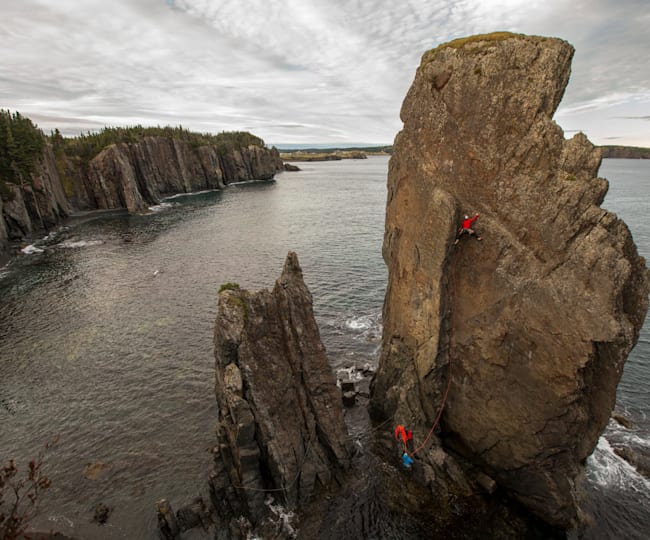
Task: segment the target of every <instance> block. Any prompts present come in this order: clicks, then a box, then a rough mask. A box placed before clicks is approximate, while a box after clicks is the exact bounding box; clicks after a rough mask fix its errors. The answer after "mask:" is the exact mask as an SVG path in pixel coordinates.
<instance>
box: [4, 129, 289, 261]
mask: <svg viewBox="0 0 650 540" xmlns="http://www.w3.org/2000/svg"><path fill="white" fill-rule="evenodd" d="M56 165H57V163H56V160H55V157H54V154H53V152H52V148H51V147H50V146H46V148H45V151H44V152H43V157H42V159H41V160H40V161H39V163H38V165H37V167H36V170H35V172H34V173H33V174H32V178H31V183H25V185H24V186H22V187H21V186H15V185H13V184H9V183H7V189H8V190H9V191H11V197H10V198H11V200H4V201H2V206H1V208H2V213H1V214H0V215H2V217H3V219H2V220H0V221H1V223H0V255H2V254H3V253H4V252H5V251H6V249H8V240H9V239H11V240H20V239H21V238H23V237H24V236H26V235H28V234H29V233H31V232H32V231H34V230H38V229H47V228H49V227H52V226H54V225H56V224H57V223H60V221H61V219H62V218H64V217H66V216H68V215H69V214H70V213H71V212H72V211H74V210H96V209H108V208H126V209H128V210H129V212H143V211H146V210H147V208H148V207H149V206H151V205H154V204H157V203H159V202H160V200H161V198H162V197H164V196H165V195H170V194H174V193H187V192H192V191H199V190H202V189H221V188H223V187H224V186H225V185H226V184H228V183H231V182H240V181H246V180H268V179H271V178H273V176H274V175H275V173H276V172H278V171H280V170H282V167H283V163H282V160H281V159H280V156H279V154H278V152H277V151H276V150H275V149H273V150H269V149H267V148H262V147H259V146H254V145H251V146H249V147H246V148H241V149H239V150H232V151H230V152H229V153H223V152H219V150H218V149H217V148H216V147H215V146H200V147H198V148H194V147H192V146H191V145H190V144H189V143H187V142H184V141H180V140H172V139H167V138H164V137H145V138H144V139H143V140H142V141H141V142H138V143H130V144H115V145H111V146H109V147H107V148H105V149H104V150H102V152H100V153H99V154H98V155H97V156H96V157H95V158H94V159H93V160H92V161H91V162H90V164H89V165H88V167H87V169H86V168H85V167H84V168H83V169H82V168H80V167H79V166H78V165H75V163H73V162H72V161H71V160H66V159H62V160H60V164H59V165H60V166H62V167H63V168H64V169H65V177H66V178H65V179H62V178H61V177H60V175H59V170H58V169H57V166H56ZM64 183H65V185H66V188H65V190H64V188H63V184H64ZM6 198H7V199H8V197H6ZM3 239H4V240H3Z"/></svg>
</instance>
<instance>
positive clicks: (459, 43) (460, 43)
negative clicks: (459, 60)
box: [421, 32, 529, 65]
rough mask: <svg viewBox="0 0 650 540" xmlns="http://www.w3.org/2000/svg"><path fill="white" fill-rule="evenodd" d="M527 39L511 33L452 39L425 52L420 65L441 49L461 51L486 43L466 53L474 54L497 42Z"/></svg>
mask: <svg viewBox="0 0 650 540" xmlns="http://www.w3.org/2000/svg"><path fill="white" fill-rule="evenodd" d="M527 37H529V36H527V35H525V34H515V33H513V32H492V33H490V34H477V35H475V36H467V37H462V38H458V39H453V40H451V41H448V42H447V43H441V44H440V45H438V46H437V47H436V48H435V49H431V50H429V51H427V52H425V53H424V55H423V56H422V62H421V65H425V64H428V63H429V62H431V61H432V60H433V59H434V58H435V57H436V55H437V54H438V53H439V52H440V51H441V50H443V49H447V48H451V49H463V48H465V46H466V45H471V44H473V43H480V42H483V43H486V42H487V44H486V45H483V46H479V47H473V48H470V49H468V50H467V51H468V52H471V53H476V52H479V51H482V50H483V49H485V48H487V47H489V46H490V44H492V43H494V42H497V41H504V40H506V39H510V38H527Z"/></svg>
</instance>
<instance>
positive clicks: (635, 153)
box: [600, 146, 650, 159]
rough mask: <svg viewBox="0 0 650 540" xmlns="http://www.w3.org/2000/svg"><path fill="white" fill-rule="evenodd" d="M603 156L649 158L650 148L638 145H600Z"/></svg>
mask: <svg viewBox="0 0 650 540" xmlns="http://www.w3.org/2000/svg"><path fill="white" fill-rule="evenodd" d="M600 151H601V152H602V155H603V157H604V158H619V159H650V148H641V147H639V146H601V147H600Z"/></svg>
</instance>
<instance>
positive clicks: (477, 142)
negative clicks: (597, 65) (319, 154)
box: [371, 33, 650, 528]
mask: <svg viewBox="0 0 650 540" xmlns="http://www.w3.org/2000/svg"><path fill="white" fill-rule="evenodd" d="M573 52H574V51H573V47H572V46H571V45H569V44H568V43H566V42H564V41H562V40H559V39H549V38H542V37H531V36H522V35H515V34H509V33H498V34H490V35H484V36H474V37H471V38H466V39H460V40H456V41H452V42H450V43H447V44H444V45H441V46H440V47H438V48H436V49H434V50H432V51H429V52H427V53H425V54H424V56H423V58H422V62H421V64H420V67H419V68H418V70H417V74H416V77H415V81H414V82H413V85H412V86H411V88H410V90H409V92H408V94H407V96H406V99H405V101H404V103H403V106H402V110H401V118H402V121H403V122H404V128H403V130H402V131H401V132H400V133H399V134H398V135H397V137H396V139H395V144H394V151H393V156H392V158H391V160H390V165H389V173H388V198H387V199H388V200H387V211H386V226H385V235H384V244H383V256H384V260H385V262H386V264H387V266H388V271H389V279H388V289H387V293H386V298H385V303H384V309H383V324H384V327H383V337H382V352H381V359H380V364H379V368H378V371H377V374H376V377H375V380H374V381H373V387H372V392H373V393H372V401H371V410H372V413H373V414H374V416H375V417H376V418H378V419H388V418H394V420H393V421H394V423H395V424H400V423H401V424H404V425H407V426H408V427H409V428H410V429H412V430H413V433H414V439H415V441H414V442H415V446H421V449H419V451H418V453H417V455H416V456H415V458H416V462H417V464H418V465H419V466H421V467H423V468H424V470H425V471H428V472H427V473H426V474H425V475H424V476H425V479H426V480H425V483H426V484H427V485H428V486H429V487H430V489H431V490H432V491H433V492H434V493H439V494H442V493H448V494H449V496H450V497H456V496H460V497H462V496H464V494H466V493H467V486H472V485H476V483H475V482H474V480H475V478H476V475H477V474H480V475H482V476H481V477H482V478H484V480H485V479H486V478H487V481H484V482H483V485H484V486H485V485H491V479H494V480H495V481H496V484H495V485H494V486H492V487H490V490H492V489H501V490H503V491H504V492H505V493H507V494H508V495H509V496H511V497H513V498H515V499H517V500H518V501H519V502H521V503H523V504H524V505H525V506H526V507H528V508H529V509H530V510H531V511H532V512H533V513H535V514H536V515H538V516H539V517H540V518H542V519H543V520H544V521H546V522H547V523H549V524H552V525H553V526H556V527H560V528H567V527H571V526H574V525H575V524H576V523H577V521H578V501H577V499H578V496H579V478H580V473H581V471H582V468H583V463H584V460H585V459H586V458H587V456H589V455H590V454H591V452H592V451H593V449H594V447H595V445H596V442H597V440H598V437H599V436H600V434H601V433H602V431H603V429H604V427H605V425H606V423H607V421H608V419H609V417H610V414H611V411H612V408H613V406H614V402H615V397H616V387H617V384H618V382H619V380H620V377H621V373H622V369H623V365H624V362H625V359H626V358H627V355H628V353H629V351H630V350H631V348H632V347H633V346H634V344H635V343H636V340H637V338H638V335H639V329H640V327H641V325H642V323H643V320H644V317H645V314H646V311H647V307H648V290H649V288H650V285H649V276H648V270H647V268H646V266H645V261H644V260H643V259H642V258H641V257H639V255H638V253H637V250H636V247H635V245H634V242H633V240H632V238H631V235H630V233H629V230H628V228H627V227H626V225H625V224H624V223H623V222H622V221H621V220H619V219H617V217H616V216H615V215H614V214H612V213H610V212H607V211H606V210H603V209H601V208H600V204H601V203H602V201H603V198H604V196H605V194H606V192H607V187H608V185H607V181H606V180H604V179H601V178H598V177H597V173H598V169H599V166H600V162H601V157H600V152H599V150H598V149H596V148H595V147H594V146H593V145H592V144H591V143H590V142H589V141H588V140H587V138H586V137H585V136H584V135H583V134H577V135H576V136H574V137H573V138H572V139H570V140H565V139H564V136H563V133H562V130H561V128H560V127H559V126H558V125H557V124H555V123H554V122H553V120H552V116H553V114H554V112H555V110H556V109H557V107H558V105H559V103H560V100H561V98H562V95H563V93H564V89H565V87H566V85H567V83H568V80H569V74H570V65H571V59H572V56H573ZM474 212H478V213H480V216H479V218H478V220H477V221H476V222H475V223H474V226H475V229H476V231H477V232H478V234H480V235H481V236H482V241H477V239H476V238H473V237H471V236H465V237H462V238H461V239H460V240H459V242H458V244H455V242H454V241H455V237H456V234H457V231H458V227H459V225H460V223H461V222H462V220H463V215H464V214H470V213H471V214H473V213H474ZM442 407H444V410H443V412H442V415H441V417H440V420H439V423H438V425H437V427H436V430H435V432H434V433H432V436H431V437H430V438H429V439H428V440H427V438H426V437H427V434H428V433H429V430H430V429H431V427H432V426H433V425H434V424H435V421H436V418H437V416H438V415H439V414H440V411H441V408H442ZM456 462H461V463H462V464H463V466H464V470H465V473H466V474H465V477H464V478H463V477H462V476H459V475H456V477H454V476H453V475H451V474H449V473H450V470H451V468H455V465H454V464H455V463H456ZM450 466H452V467H451V468H450ZM470 470H471V472H470Z"/></svg>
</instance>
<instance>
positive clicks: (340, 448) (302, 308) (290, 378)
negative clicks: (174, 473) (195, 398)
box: [210, 252, 351, 538]
mask: <svg viewBox="0 0 650 540" xmlns="http://www.w3.org/2000/svg"><path fill="white" fill-rule="evenodd" d="M214 340H215V359H216V362H215V368H216V395H217V403H218V414H219V424H218V428H217V435H218V444H217V447H216V448H215V471H214V474H213V475H212V479H211V486H210V490H211V495H212V504H213V506H214V507H215V509H216V511H217V514H218V515H219V516H220V518H221V519H222V520H223V521H225V522H226V523H227V522H228V520H229V519H230V518H232V519H235V518H238V517H239V516H244V517H245V518H247V519H248V520H249V522H250V524H251V525H252V526H253V527H255V526H258V525H259V524H260V523H261V522H262V520H263V518H264V516H265V514H267V513H268V512H269V507H268V503H266V499H267V497H269V496H271V497H273V499H274V500H275V501H276V502H277V503H280V504H282V505H284V506H286V507H287V508H290V509H297V508H299V507H300V506H301V505H303V504H304V503H306V502H308V501H309V500H310V498H311V497H312V495H314V493H315V492H316V491H317V490H318V488H319V487H325V486H327V485H328V484H329V482H330V481H331V480H332V479H333V477H334V475H335V474H336V471H337V470H339V471H343V470H345V469H347V468H348V467H349V465H350V456H351V452H350V450H351V446H350V439H349V438H348V436H347V431H346V427H345V423H344V420H343V407H342V405H341V395H340V390H339V389H338V388H337V386H336V379H335V376H334V374H333V372H332V370H331V368H330V366H329V363H328V360H327V355H326V352H325V347H324V346H323V344H322V342H321V340H320V334H319V331H318V326H317V325H316V320H315V318H314V314H313V308H312V297H311V294H310V292H309V290H308V289H307V286H306V285H305V282H304V280H303V277H302V270H301V268H300V265H299V263H298V257H297V256H296V254H295V253H292V252H290V253H289V254H288V256H287V259H286V262H285V265H284V270H283V271H282V274H281V276H280V277H279V279H278V280H277V281H276V283H275V287H274V288H273V290H272V291H268V290H261V291H258V292H248V291H245V290H243V289H240V288H239V287H237V286H234V285H230V286H229V287H224V290H223V291H222V292H221V293H220V294H219V313H218V316H217V321H216V325H215V338H214ZM244 536H245V535H244ZM232 537H234V538H238V535H236V534H234V535H233V536H232Z"/></svg>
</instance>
